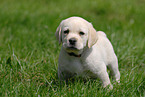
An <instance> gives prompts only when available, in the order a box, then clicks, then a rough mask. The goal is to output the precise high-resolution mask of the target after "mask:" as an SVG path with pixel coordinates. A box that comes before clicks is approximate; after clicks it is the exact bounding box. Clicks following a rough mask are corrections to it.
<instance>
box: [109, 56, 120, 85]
mask: <svg viewBox="0 0 145 97" xmlns="http://www.w3.org/2000/svg"><path fill="white" fill-rule="evenodd" d="M108 68H109V69H110V71H111V76H113V79H114V80H116V81H117V82H118V83H120V72H119V69H118V60H117V57H116V56H115V58H114V59H113V60H112V62H111V63H110V64H109V65H108Z"/></svg>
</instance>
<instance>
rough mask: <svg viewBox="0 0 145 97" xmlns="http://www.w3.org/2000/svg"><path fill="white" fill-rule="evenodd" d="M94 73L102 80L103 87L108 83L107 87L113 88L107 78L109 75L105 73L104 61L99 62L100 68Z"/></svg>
mask: <svg viewBox="0 0 145 97" xmlns="http://www.w3.org/2000/svg"><path fill="white" fill-rule="evenodd" d="M96 74H97V77H98V78H99V79H100V80H101V81H102V83H103V87H104V88H105V87H106V86H108V85H110V86H109V88H110V89H113V86H112V84H111V82H110V79H109V75H108V73H107V68H106V66H105V64H104V63H103V64H101V69H100V70H99V72H97V73H96Z"/></svg>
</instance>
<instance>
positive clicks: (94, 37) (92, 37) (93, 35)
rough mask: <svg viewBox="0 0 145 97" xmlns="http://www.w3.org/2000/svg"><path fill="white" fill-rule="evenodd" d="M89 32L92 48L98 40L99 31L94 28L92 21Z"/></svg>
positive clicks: (89, 45) (89, 43)
mask: <svg viewBox="0 0 145 97" xmlns="http://www.w3.org/2000/svg"><path fill="white" fill-rule="evenodd" d="M89 26H90V27H89V33H88V47H89V48H91V47H92V46H93V45H94V44H95V43H96V42H97V40H98V37H97V32H96V30H95V29H94V27H93V25H92V24H91V23H90V25H89Z"/></svg>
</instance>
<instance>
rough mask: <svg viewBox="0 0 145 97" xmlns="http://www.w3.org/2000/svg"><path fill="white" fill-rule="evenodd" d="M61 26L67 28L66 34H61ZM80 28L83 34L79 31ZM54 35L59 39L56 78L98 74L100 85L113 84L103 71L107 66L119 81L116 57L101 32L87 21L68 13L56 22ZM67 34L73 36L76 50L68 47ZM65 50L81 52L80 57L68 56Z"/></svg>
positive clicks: (92, 76)
mask: <svg viewBox="0 0 145 97" xmlns="http://www.w3.org/2000/svg"><path fill="white" fill-rule="evenodd" d="M65 30H69V33H68V34H67V35H65V34H64V31H65ZM80 31H83V32H84V33H85V34H84V35H82V36H81V35H79V32H80ZM56 37H57V39H58V40H59V42H60V43H61V42H62V48H61V51H60V55H59V64H58V77H59V78H60V80H64V79H67V78H69V77H71V76H73V75H77V76H81V77H90V78H99V79H100V80H101V81H102V83H103V87H106V86H108V85H110V88H113V86H112V85H111V82H110V79H109V76H108V73H107V66H108V67H109V69H110V71H111V74H112V76H113V78H114V79H115V80H116V81H118V82H119V80H120V73H119V70H118V60H117V57H116V55H115V53H114V50H113V47H112V45H111V43H110V41H109V40H108V39H107V37H106V34H105V33H104V32H102V31H98V32H96V30H95V29H94V28H93V26H92V24H91V23H89V22H87V21H86V20H84V19H82V18H80V17H70V18H68V19H65V20H63V21H62V22H61V23H60V25H59V27H58V28H57V31H56ZM71 38H75V39H76V40H77V42H76V45H75V47H76V48H77V49H76V50H72V49H71V50H70V49H68V47H69V46H70V43H69V39H71ZM68 53H74V54H76V55H79V54H81V57H75V56H70V55H69V54H68Z"/></svg>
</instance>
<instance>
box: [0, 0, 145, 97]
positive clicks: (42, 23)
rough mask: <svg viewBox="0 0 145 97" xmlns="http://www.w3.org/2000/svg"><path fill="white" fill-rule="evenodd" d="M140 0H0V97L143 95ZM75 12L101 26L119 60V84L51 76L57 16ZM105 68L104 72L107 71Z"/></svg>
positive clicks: (144, 12)
mask: <svg viewBox="0 0 145 97" xmlns="http://www.w3.org/2000/svg"><path fill="white" fill-rule="evenodd" d="M144 5H145V1H144V0H77V1H74V0H1V1H0V96H1V97H7V96H11V97H13V96H14V97H15V96H26V97H31V96H38V97H41V96H44V97H45V96H52V97H55V96H57V97H58V96H62V97H63V96H64V97H78V96H83V97H103V96H106V97H107V96H113V97H145V7H144ZM70 16H80V17H83V18H84V19H86V20H88V21H89V22H91V23H92V24H93V25H94V27H95V28H96V30H102V31H104V32H105V33H106V34H107V37H108V38H109V40H110V41H111V43H112V45H113V47H114V50H115V53H116V54H117V57H118V60H119V70H120V73H121V80H120V82H121V83H120V84H117V83H115V82H113V81H112V79H111V82H112V84H113V86H114V88H113V90H109V91H108V90H106V89H103V87H102V86H101V83H100V81H99V80H98V79H96V80H92V79H88V80H87V81H84V80H82V79H76V80H74V81H69V82H68V83H65V82H63V83H61V84H60V82H59V80H58V77H57V65H58V62H57V60H58V55H59V51H60V47H61V46H60V45H59V43H58V41H57V40H56V38H55V30H56V28H57V26H58V25H59V23H60V22H61V20H63V19H65V18H68V17H70ZM108 72H109V71H108Z"/></svg>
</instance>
